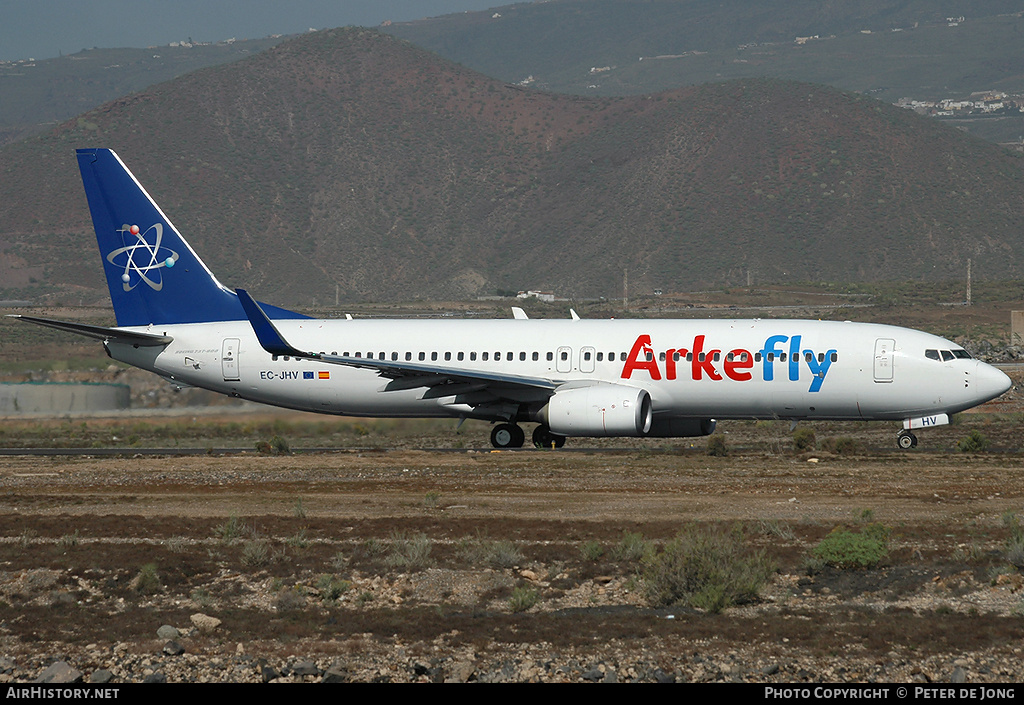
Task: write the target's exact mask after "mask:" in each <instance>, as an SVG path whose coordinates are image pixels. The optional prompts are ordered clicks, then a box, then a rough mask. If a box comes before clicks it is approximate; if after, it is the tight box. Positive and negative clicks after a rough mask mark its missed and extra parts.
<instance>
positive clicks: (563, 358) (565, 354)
mask: <svg viewBox="0 0 1024 705" xmlns="http://www.w3.org/2000/svg"><path fill="white" fill-rule="evenodd" d="M650 354H651V353H647V355H648V358H647V359H650ZM568 359H569V353H567V352H563V353H562V360H563V361H564V360H568Z"/></svg>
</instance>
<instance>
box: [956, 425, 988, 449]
mask: <svg viewBox="0 0 1024 705" xmlns="http://www.w3.org/2000/svg"><path fill="white" fill-rule="evenodd" d="M986 448H988V439H987V438H985V434H984V433H982V432H981V431H979V430H977V429H974V430H973V431H971V432H970V433H968V434H967V435H966V436H964V437H963V438H961V439H960V441H959V442H958V443H957V444H956V449H957V450H958V451H960V452H961V453H979V452H981V451H983V450H985V449H986Z"/></svg>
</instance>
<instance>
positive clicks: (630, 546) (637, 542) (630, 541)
mask: <svg viewBox="0 0 1024 705" xmlns="http://www.w3.org/2000/svg"><path fill="white" fill-rule="evenodd" d="M652 551H654V546H653V544H651V542H650V541H648V540H647V539H645V538H644V535H643V534H641V533H639V532H638V533H632V532H630V531H623V532H622V538H621V539H619V543H618V544H617V545H616V546H615V548H614V549H613V550H612V556H613V557H614V558H615V560H618V561H639V560H642V559H643V557H644V556H646V555H648V554H649V553H651V552H652Z"/></svg>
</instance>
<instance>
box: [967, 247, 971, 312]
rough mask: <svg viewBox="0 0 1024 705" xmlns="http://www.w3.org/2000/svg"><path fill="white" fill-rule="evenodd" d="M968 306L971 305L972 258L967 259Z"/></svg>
mask: <svg viewBox="0 0 1024 705" xmlns="http://www.w3.org/2000/svg"><path fill="white" fill-rule="evenodd" d="M967 305H968V306H970V305H971V258H970V257H968V258H967Z"/></svg>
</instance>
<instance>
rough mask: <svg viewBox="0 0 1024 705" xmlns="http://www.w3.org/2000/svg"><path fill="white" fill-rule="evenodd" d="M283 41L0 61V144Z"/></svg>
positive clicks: (85, 52) (87, 51) (86, 51)
mask: <svg viewBox="0 0 1024 705" xmlns="http://www.w3.org/2000/svg"><path fill="white" fill-rule="evenodd" d="M282 40H283V38H282V37H267V38H265V39H243V40H239V41H234V40H230V41H224V42H217V43H213V44H199V43H196V44H189V43H185V44H182V43H180V42H175V46H162V47H154V48H150V49H131V48H122V49H83V50H82V51H80V52H78V53H77V54H69V55H67V56H62V57H60V58H58V59H41V60H38V61H37V60H35V59H29V60H25V61H0V144H7V143H9V142H14V141H16V140H18V139H21V138H22V137H26V136H28V135H32V134H36V133H38V132H41V131H42V130H43V129H45V127H46V126H48V125H54V124H56V123H58V122H63V121H64V120H67V119H68V118H70V117H72V116H74V115H78V114H79V113H81V112H84V111H86V110H91V109H92V108H95V107H96V106H97V105H101V104H103V103H106V102H107V101H108V100H114V99H115V98H119V97H121V96H123V95H127V94H129V93H134V92H135V91H139V90H142V89H144V88H147V87H148V86H152V85H153V84H156V83H161V82H163V81H169V80H170V79H172V78H175V77H177V76H181V75H183V74H186V73H188V72H189V71H195V70H196V69H200V68H205V67H207V66H216V65H218V64H223V63H226V62H229V61H237V60H238V59H243V58H245V57H247V56H251V55H253V54H257V53H259V52H261V51H263V50H264V49H267V48H268V47H272V46H274V45H275V44H278V43H279V42H281V41H282Z"/></svg>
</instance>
